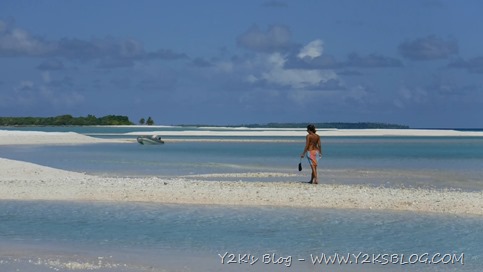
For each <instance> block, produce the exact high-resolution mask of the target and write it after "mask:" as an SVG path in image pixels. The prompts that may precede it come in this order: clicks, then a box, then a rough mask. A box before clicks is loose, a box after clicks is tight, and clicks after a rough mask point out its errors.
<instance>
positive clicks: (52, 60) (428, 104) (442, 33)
mask: <svg viewBox="0 0 483 272" xmlns="http://www.w3.org/2000/svg"><path fill="white" fill-rule="evenodd" d="M482 10H483V1H479V0H465V1H453V0H447V1H446V0H400V1H396V0H300V1H288V0H243V1H236V0H206V1H198V0H169V1H168V0H70V1H65V0H29V1H25V0H2V1H0V116H4V117H5V116H39V117H46V116H57V115H63V114H71V115H73V116H87V115H88V114H92V115H95V116H97V117H101V116H105V115H110V114H113V115H125V116H128V117H129V118H130V120H131V121H133V122H135V123H137V122H138V121H139V120H140V119H141V118H145V119H147V117H152V119H153V120H154V122H155V124H158V125H179V124H209V125H241V124H252V123H259V124H265V123H270V122H278V123H280V122H283V123H285V122H297V123H315V122H382V123H395V124H401V125H408V126H410V127H413V128H483V118H482V116H483V31H482V30H481V29H482V26H483V16H481V11H482Z"/></svg>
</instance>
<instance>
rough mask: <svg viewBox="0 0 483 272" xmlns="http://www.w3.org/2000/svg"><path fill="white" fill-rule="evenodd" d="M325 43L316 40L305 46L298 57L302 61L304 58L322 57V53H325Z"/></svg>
mask: <svg viewBox="0 0 483 272" xmlns="http://www.w3.org/2000/svg"><path fill="white" fill-rule="evenodd" d="M323 45H324V42H323V41H322V40H315V41H312V42H310V43H309V44H307V45H306V46H304V47H303V48H302V49H301V50H300V52H299V54H298V55H297V57H299V58H300V59H303V58H311V59H314V58H317V57H320V56H322V53H323V52H324V47H323Z"/></svg>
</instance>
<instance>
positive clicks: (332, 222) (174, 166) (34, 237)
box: [0, 127, 483, 272]
mask: <svg viewBox="0 0 483 272" xmlns="http://www.w3.org/2000/svg"><path fill="white" fill-rule="evenodd" d="M64 129H65V131H76V132H79V133H83V134H87V135H93V136H96V137H122V138H133V139H134V138H135V136H132V135H126V134H125V133H129V132H133V131H132V128H98V127H92V128H64ZM184 129H186V128H171V127H167V128H156V130H158V131H163V130H165V131H179V130H184ZM190 129H193V130H196V129H197V128H190ZM26 130H32V129H31V128H28V129H26ZM36 130H44V131H59V128H40V129H36ZM136 130H137V131H141V130H139V128H137V129H136ZM142 130H145V131H152V130H153V129H150V128H147V129H142ZM206 130H208V129H206ZM209 130H212V129H209ZM321 134H322V135H323V132H322V131H321ZM164 138H165V140H166V142H167V143H166V144H165V145H160V146H142V145H139V144H137V143H135V142H133V143H132V144H130V143H128V144H95V145H82V146H77V145H68V146H8V147H0V157H4V158H11V159H17V160H24V161H29V162H34V163H38V164H41V165H47V166H51V167H56V168H61V169H67V170H74V171H82V172H87V173H92V174H97V175H107V176H116V175H122V176H126V175H127V176H146V175H155V176H160V177H167V178H171V177H179V176H192V177H195V178H197V179H206V180H207V182H209V180H240V179H241V180H246V181H252V180H262V181H293V182H300V181H306V179H307V178H308V176H309V175H310V173H309V172H308V165H307V164H306V163H305V164H304V170H303V171H302V172H301V173H300V172H298V171H297V164H298V162H299V157H298V155H299V154H300V153H301V151H302V149H303V145H304V139H303V137H302V139H300V138H299V137H262V138H257V137H252V138H250V139H252V140H255V141H253V142H200V141H192V142H174V141H173V142H170V141H169V140H170V139H176V138H177V137H176V136H170V137H164ZM178 138H179V137H178ZM182 138H187V137H182ZM197 138H200V137H197ZM201 138H203V137H201ZM211 138H213V137H211ZM217 138H221V139H226V138H230V139H233V137H217ZM235 138H236V137H235ZM243 139H246V138H243ZM258 139H263V140H270V141H268V142H267V141H256V140H258ZM272 140H273V141H272ZM323 150H324V158H323V159H322V161H321V163H320V171H319V174H320V175H321V182H323V183H334V184H368V185H374V186H396V187H401V186H405V187H436V188H456V189H461V190H470V191H471V190H482V189H483V184H482V183H483V181H482V178H481V177H482V176H483V175H482V172H483V170H482V169H483V167H482V166H483V138H479V137H471V138H463V137H324V138H323ZM265 172H267V173H280V174H281V175H280V176H278V177H270V176H269V175H267V176H263V175H262V177H257V178H250V177H249V175H245V176H243V177H242V178H240V177H236V175H230V174H234V173H265ZM247 176H248V177H247ZM482 244H483V218H481V217H464V216H452V215H451V216H448V215H433V214H419V213H409V212H374V211H364V210H362V211H361V210H331V209H292V208H277V207H250V208H248V207H231V206H227V207H222V206H193V205H161V204H144V203H115V204H114V203H76V202H74V203H73V202H45V201H42V202H39V201H0V245H1V246H0V271H27V272H33V271H71V270H74V271H92V270H95V271H129V272H130V271H481V267H483V247H481V245H482ZM337 254H339V255H337ZM347 254H349V255H350V256H351V257H350V259H349V261H352V265H349V264H342V265H339V264H329V265H327V264H321V263H318V261H317V260H314V258H322V257H326V258H327V257H330V256H337V257H339V258H340V257H341V256H347ZM223 256H224V257H223ZM356 256H358V258H356ZM435 256H436V257H435ZM289 257H290V259H289ZM432 257H435V258H432ZM255 260H257V261H255ZM338 260H340V259H338ZM232 261H236V262H237V263H236V264H235V263H230V262H232ZM430 261H433V262H437V263H438V264H434V263H432V264H429V263H428V262H430ZM247 262H248V263H247ZM250 262H255V263H254V264H253V265H251V264H249V263H250ZM274 262H276V263H277V262H278V263H277V264H274ZM314 262H315V263H316V264H313V263H314ZM423 262H426V263H423ZM265 263H270V264H265ZM369 263H376V264H375V265H373V264H369ZM452 263H453V264H452ZM289 264H290V266H289ZM163 269H165V270H163Z"/></svg>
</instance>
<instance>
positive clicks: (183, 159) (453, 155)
mask: <svg viewBox="0 0 483 272" xmlns="http://www.w3.org/2000/svg"><path fill="white" fill-rule="evenodd" d="M24 129H25V128H24ZM30 129H31V128H30ZM39 129H42V130H45V131H52V130H54V129H56V128H49V127H46V128H39ZM134 129H135V131H136V132H139V133H142V132H146V131H153V130H156V131H160V132H161V135H162V132H163V131H180V130H196V128H179V127H168V128H156V129H153V128H103V127H87V128H79V127H67V128H61V129H58V130H63V131H76V132H79V133H84V134H86V135H96V137H123V138H131V139H133V140H134V139H135V136H133V135H126V133H133V132H134ZM198 130H208V129H207V128H205V129H198ZM218 130H224V131H230V129H221V128H219V129H218ZM231 130H233V131H240V129H236V130H235V129H231ZM134 133H135V132H134ZM322 133H323V132H322ZM177 138H179V137H176V136H169V137H164V139H165V140H166V142H167V144H165V145H160V146H143V145H139V144H137V143H132V144H92V145H67V146H3V147H2V146H0V156H2V157H5V158H11V159H17V160H23V161H29V162H33V163H38V164H41V165H46V166H51V167H55V168H61V169H66V170H73V171H81V172H87V173H92V174H97V175H114V176H116V175H124V176H146V175H149V176H160V177H178V176H186V175H191V176H194V177H193V178H199V179H210V178H206V176H200V177H196V176H197V175H206V174H216V177H217V178H216V179H218V180H220V179H222V180H235V178H230V177H223V175H222V174H226V173H251V172H275V173H280V174H282V176H281V177H261V178H256V179H253V178H244V179H242V180H244V181H252V180H257V181H260V180H261V181H297V182H298V181H305V180H306V179H307V178H308V175H309V173H308V172H307V171H308V170H309V166H308V164H307V163H306V162H305V160H304V165H303V166H304V169H305V170H304V171H303V172H301V173H299V172H298V171H297V165H298V162H299V154H300V153H301V152H302V150H303V147H304V139H303V137H250V140H252V141H251V142H242V141H240V142H200V141H193V142H170V140H174V139H177ZM183 138H190V137H183ZM191 138H197V139H200V138H201V139H203V138H209V139H213V138H214V137H191ZM216 138H219V139H222V140H223V139H231V140H233V139H246V137H245V138H241V137H228V136H225V137H216ZM257 140H263V141H257ZM267 140H268V141H269V142H267ZM271 141H272V142H271ZM322 144H323V153H324V157H323V159H322V160H321V162H320V167H319V174H320V177H321V182H323V183H332V184H370V185H376V186H381V185H382V186H396V187H401V186H404V187H406V186H410V187H436V188H457V189H462V190H482V189H483V181H482V178H481V177H482V176H483V170H482V169H483V137H323V139H322ZM236 180H239V179H236Z"/></svg>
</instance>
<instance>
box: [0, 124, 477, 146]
mask: <svg viewBox="0 0 483 272" xmlns="http://www.w3.org/2000/svg"><path fill="white" fill-rule="evenodd" d="M318 134H319V135H321V136H322V137H326V136H327V137H333V136H334V137H337V136H340V137H351V136H361V137H364V136H369V137H371V136H373V137H377V136H401V137H404V136H413V137H414V136H417V137H483V132H478V131H456V130H418V129H341V130H339V129H321V130H319V131H318ZM103 135H104V137H103V138H98V137H91V136H86V135H82V134H79V133H75V132H42V131H16V130H0V145H24V144H29V145H33V144H49V145H65V144H91V143H133V142H135V138H136V136H138V135H160V136H162V137H168V138H167V141H172V142H179V141H267V140H268V139H264V138H265V137H300V138H301V140H302V141H303V140H304V137H305V135H306V132H305V130H300V129H293V130H291V129H267V130H263V129H259V128H257V129H243V128H240V129H233V130H193V129H186V130H180V131H156V130H153V131H139V132H129V133H125V134H112V136H124V137H125V138H122V139H121V138H119V137H105V136H109V135H108V134H103ZM230 136H232V137H260V138H258V139H253V138H250V139H239V138H237V139H230V138H229V137H230ZM169 137H176V138H169ZM183 137H201V138H183ZM203 137H210V138H203ZM213 137H224V138H222V139H221V138H220V139H214V138H213ZM281 141H283V140H281ZM285 141H289V140H285ZM291 141H293V140H291Z"/></svg>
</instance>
